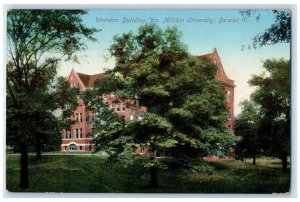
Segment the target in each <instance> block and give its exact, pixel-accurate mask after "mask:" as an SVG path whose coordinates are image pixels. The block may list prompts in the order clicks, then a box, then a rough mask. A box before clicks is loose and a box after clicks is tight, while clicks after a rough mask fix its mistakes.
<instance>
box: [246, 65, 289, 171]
mask: <svg viewBox="0 0 300 202" xmlns="http://www.w3.org/2000/svg"><path fill="white" fill-rule="evenodd" d="M263 67H264V69H265V70H266V72H265V73H263V74H261V75H254V76H252V78H251V79H250V80H249V84H250V85H252V86H255V87H257V89H256V90H255V91H254V92H253V93H252V94H251V100H252V101H251V102H253V105H252V106H251V105H250V102H249V104H247V102H246V103H244V105H245V107H247V108H245V110H244V113H243V115H242V118H243V117H244V118H247V119H250V120H251V119H252V121H253V123H254V125H253V126H254V128H253V130H254V131H255V133H257V136H258V139H259V141H260V145H261V148H262V149H264V150H265V151H267V152H269V153H270V154H271V155H274V156H276V157H278V158H280V159H282V161H283V164H284V166H283V167H285V169H286V166H287V165H286V161H287V156H289V155H290V134H291V129H290V127H291V126H290V124H291V121H290V120H291V118H290V112H291V108H290V107H291V106H290V103H291V98H290V93H291V66H290V61H287V60H284V59H279V60H275V59H273V60H266V61H264V63H263Z"/></svg>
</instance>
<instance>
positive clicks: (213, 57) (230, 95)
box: [199, 48, 234, 132]
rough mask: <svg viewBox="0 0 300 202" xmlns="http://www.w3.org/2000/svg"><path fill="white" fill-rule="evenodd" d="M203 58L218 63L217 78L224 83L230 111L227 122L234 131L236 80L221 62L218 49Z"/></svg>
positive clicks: (202, 56) (226, 100)
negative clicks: (229, 76) (232, 78)
mask: <svg viewBox="0 0 300 202" xmlns="http://www.w3.org/2000/svg"><path fill="white" fill-rule="evenodd" d="M199 57H201V58H202V59H206V60H209V61H210V63H211V64H214V65H216V67H217V76H216V79H217V80H219V81H220V82H221V83H222V86H223V89H224V92H225V102H226V103H225V105H226V108H227V109H228V111H229V113H230V118H229V119H228V121H227V122H226V123H225V125H226V126H227V128H229V129H230V130H231V131H232V132H233V128H234V111H233V110H234V81H233V80H231V79H229V78H228V77H227V75H226V73H225V71H224V69H223V65H222V63H221V59H220V57H219V54H218V51H217V49H215V48H214V49H213V51H212V52H211V53H209V54H205V55H200V56H199Z"/></svg>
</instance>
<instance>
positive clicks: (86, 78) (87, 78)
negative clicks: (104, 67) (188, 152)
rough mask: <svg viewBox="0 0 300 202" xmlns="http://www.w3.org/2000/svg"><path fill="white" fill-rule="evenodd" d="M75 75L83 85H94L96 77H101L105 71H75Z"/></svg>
mask: <svg viewBox="0 0 300 202" xmlns="http://www.w3.org/2000/svg"><path fill="white" fill-rule="evenodd" d="M77 75H78V77H79V78H80V80H81V81H82V83H83V84H84V86H85V87H94V84H95V81H96V80H97V79H100V78H103V77H104V76H105V73H100V74H93V75H87V74H82V73H77Z"/></svg>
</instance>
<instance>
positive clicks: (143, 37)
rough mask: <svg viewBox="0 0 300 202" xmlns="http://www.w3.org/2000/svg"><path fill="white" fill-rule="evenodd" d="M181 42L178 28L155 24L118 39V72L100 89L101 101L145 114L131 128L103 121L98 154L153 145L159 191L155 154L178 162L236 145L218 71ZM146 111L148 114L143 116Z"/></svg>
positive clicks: (115, 49) (152, 163)
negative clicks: (109, 96) (110, 98)
mask: <svg viewBox="0 0 300 202" xmlns="http://www.w3.org/2000/svg"><path fill="white" fill-rule="evenodd" d="M180 39H181V34H180V32H179V31H178V30H177V29H176V28H166V29H165V30H162V29H161V28H159V27H158V26H157V25H153V24H148V25H145V26H142V27H140V28H139V29H138V32H137V33H136V34H134V33H133V32H128V33H124V34H123V35H121V36H115V37H114V43H113V45H112V46H111V48H110V52H111V55H112V56H113V57H114V58H115V59H116V66H115V68H114V69H113V70H111V71H108V72H107V73H106V77H105V78H102V79H101V80H99V81H98V82H97V83H96V88H95V89H96V90H97V92H98V95H103V94H106V93H111V92H113V93H114V94H115V96H117V97H118V99H119V100H121V101H122V102H126V103H127V106H128V107H130V108H132V109H133V110H137V112H138V114H139V119H138V120H137V121H133V122H127V123H125V122H124V123H120V121H118V120H116V119H114V120H115V121H113V122H112V123H113V124H114V125H112V124H111V123H110V122H105V120H103V121H102V122H101V120H100V121H99V124H98V125H99V127H97V124H96V128H95V138H96V142H98V148H101V147H103V146H105V145H107V144H110V146H113V145H115V146H116V145H120V144H121V145H122V144H125V143H126V141H129V142H130V143H142V144H145V145H148V147H149V149H150V154H152V156H150V164H149V165H150V167H151V174H152V175H151V176H152V178H151V179H152V180H151V184H152V185H153V186H156V185H157V181H156V178H155V176H156V170H155V168H156V163H157V160H156V159H155V158H154V156H153V153H154V152H155V151H158V150H161V151H164V152H168V153H170V154H171V155H172V156H173V158H175V159H184V158H185V159H189V158H192V159H196V158H197V157H200V156H201V154H202V153H203V152H204V151H205V150H208V149H212V148H216V147H219V148H223V149H224V148H225V147H227V146H228V145H229V144H230V143H232V142H233V141H234V139H235V138H234V136H233V134H231V133H230V132H229V130H228V129H227V128H225V127H224V125H223V123H224V121H226V120H227V119H228V116H229V113H228V112H227V111H226V108H225V102H224V92H223V89H222V87H221V83H220V82H219V81H217V80H216V79H215V75H216V67H215V66H213V65H211V64H210V63H209V62H208V61H204V60H201V59H200V58H199V57H195V56H191V55H190V54H189V53H188V51H187V47H186V46H185V45H184V44H183V43H182V42H181V40H180ZM104 107H106V106H104ZM141 108H146V109H147V110H146V111H144V112H140V109H141ZM99 119H101V116H99ZM107 124H108V125H107ZM104 129H108V130H109V131H110V134H111V135H106V134H107V133H104V132H103V130H104ZM124 137H126V138H124ZM103 142H106V144H105V145H104V144H103ZM117 143H118V144H117ZM123 148H126V147H123Z"/></svg>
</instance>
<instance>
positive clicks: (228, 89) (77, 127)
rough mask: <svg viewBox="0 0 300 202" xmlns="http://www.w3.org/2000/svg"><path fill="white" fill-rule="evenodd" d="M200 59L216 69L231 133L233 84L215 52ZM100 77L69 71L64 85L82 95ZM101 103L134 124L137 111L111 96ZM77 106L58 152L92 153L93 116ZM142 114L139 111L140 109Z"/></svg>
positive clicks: (141, 149)
mask: <svg viewBox="0 0 300 202" xmlns="http://www.w3.org/2000/svg"><path fill="white" fill-rule="evenodd" d="M199 57H201V58H202V59H206V60H209V61H210V62H211V63H212V64H214V65H216V67H217V76H216V79H217V80H219V81H220V82H222V86H223V88H224V91H225V101H226V103H225V105H226V107H227V109H228V110H229V112H230V118H229V120H228V121H227V122H226V123H224V124H225V125H226V126H227V127H228V128H229V129H230V130H231V131H233V128H234V114H233V104H234V81H233V80H230V79H229V78H228V77H227V76H226V74H225V72H224V69H223V66H222V63H221V60H220V57H219V55H218V52H217V50H216V49H213V51H212V53H209V54H205V55H201V56H199ZM103 76H104V73H100V74H94V75H86V74H82V73H76V72H75V70H74V69H72V71H71V73H70V75H69V77H68V82H69V83H70V86H71V87H77V88H78V89H79V91H84V90H85V89H88V88H93V87H94V82H95V80H96V79H99V78H102V77H103ZM102 99H104V100H105V101H106V103H107V104H108V107H109V108H112V109H113V110H114V112H115V113H117V114H118V115H120V116H123V117H124V119H125V120H126V121H134V120H137V119H138V118H139V116H138V114H139V112H138V111H137V109H131V108H127V107H126V105H125V104H124V103H122V102H119V101H118V100H116V99H115V97H114V95H112V94H109V95H106V96H103V97H102ZM78 103H79V106H78V107H77V108H76V110H75V111H74V113H73V115H72V117H71V119H72V120H73V121H75V124H73V125H72V126H71V127H70V128H69V129H64V130H63V131H62V144H61V151H94V149H95V146H94V142H93V129H92V128H93V119H94V118H95V114H94V113H93V112H92V111H89V110H87V109H86V106H85V104H84V102H83V100H80V99H78ZM141 111H143V109H141ZM135 153H136V154H141V155H142V154H147V153H148V148H147V146H143V145H137V147H136V150H135Z"/></svg>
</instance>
